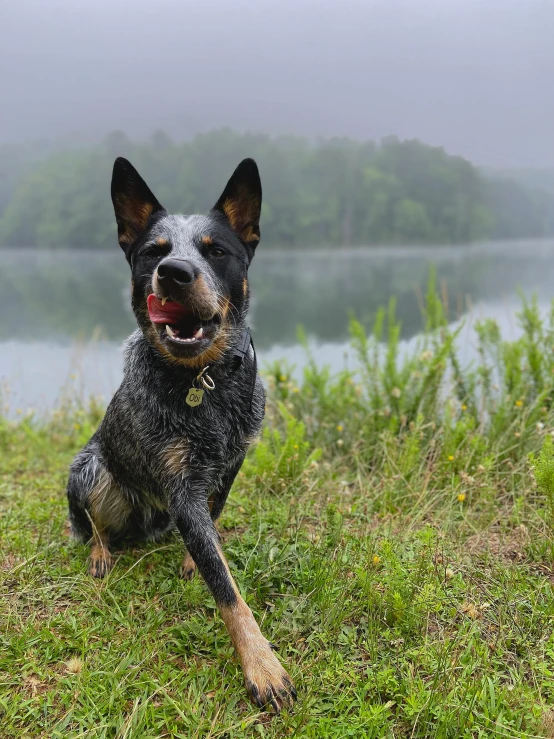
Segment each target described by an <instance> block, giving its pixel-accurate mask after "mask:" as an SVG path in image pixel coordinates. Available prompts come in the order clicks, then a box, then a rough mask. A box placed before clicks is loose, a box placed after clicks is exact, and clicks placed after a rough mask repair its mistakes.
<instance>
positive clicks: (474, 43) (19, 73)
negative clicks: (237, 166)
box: [0, 0, 554, 168]
mask: <svg viewBox="0 0 554 739" xmlns="http://www.w3.org/2000/svg"><path fill="white" fill-rule="evenodd" d="M1 7H2V13H1V15H2V22H1V25H0V70H2V74H1V76H0V141H4V142H6V141H8V142H10V141H21V140H25V139H37V138H45V139H54V140H60V139H61V140H65V139H69V140H72V141H75V140H77V141H96V140H99V139H101V138H102V137H103V136H105V135H106V134H107V133H109V132H110V131H113V130H123V131H125V132H126V133H127V134H128V135H129V136H131V137H132V138H146V137H148V136H149V135H150V134H151V133H152V132H153V131H154V130H156V129H162V130H165V131H167V132H168V133H169V134H170V135H171V136H172V137H173V138H175V139H177V140H179V139H184V138H189V137H190V136H192V135H193V134H195V133H197V132H199V131H205V130H211V129H214V128H221V127H223V126H230V127H232V128H235V129H237V130H248V131H261V132H265V133H269V134H297V135H304V136H308V137H311V138H316V137H319V136H325V137H329V136H349V137H352V138H356V139H379V138H381V137H383V136H387V135H391V134H393V135H397V136H399V137H401V138H419V139H421V140H422V141H425V142H427V143H430V144H434V145H439V146H443V147H444V148H445V149H446V150H447V151H448V152H450V153H453V154H460V155H462V156H465V157H467V158H468V159H470V160H472V161H473V162H475V163H476V164H479V165H482V166H487V167H498V168H500V167H502V168H506V167H509V168H518V167H535V168H544V167H554V43H552V39H553V37H554V0H340V1H339V0H337V1H331V0H319V2H316V1H315V0H297V1H296V2H293V1H291V0H278V1H274V0H196V1H195V2H190V1H189V0H149V1H146V0H127V1H124V0H2V2H1Z"/></svg>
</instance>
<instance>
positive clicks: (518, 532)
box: [465, 524, 530, 562]
mask: <svg viewBox="0 0 554 739" xmlns="http://www.w3.org/2000/svg"><path fill="white" fill-rule="evenodd" d="M529 541H530V537H529V531H528V529H527V526H524V525H523V524H520V525H519V526H516V527H515V529H512V530H511V531H495V530H490V529H489V530H487V531H480V532H479V533H478V534H474V535H473V536H470V537H469V539H468V540H467V541H466V546H465V548H466V551H467V552H469V554H471V555H477V554H483V553H488V554H491V555H492V556H493V557H495V558H496V559H500V560H503V561H505V562H520V561H522V560H524V559H526V556H527V554H526V549H527V547H528V546H529Z"/></svg>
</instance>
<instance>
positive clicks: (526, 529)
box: [0, 289, 554, 739]
mask: <svg viewBox="0 0 554 739" xmlns="http://www.w3.org/2000/svg"><path fill="white" fill-rule="evenodd" d="M424 313H425V314H424V317H423V320H424V323H425V324H426V334H425V337H424V338H423V339H422V341H421V344H420V346H418V347H417V349H416V350H414V352H413V353H412V354H410V355H409V356H404V357H403V358H402V359H401V358H400V357H399V346H398V341H399V327H398V325H397V323H396V321H395V318H394V310H393V306H391V307H390V308H389V310H388V311H384V312H383V313H382V314H380V316H379V318H378V320H377V324H376V326H375V331H374V333H373V335H372V336H370V337H368V336H366V335H365V334H364V332H363V330H362V329H361V327H360V326H359V325H358V324H356V323H353V324H352V340H353V344H354V347H355V349H356V351H357V352H358V354H359V356H360V359H361V366H362V370H361V372H360V373H358V374H357V375H351V374H348V373H344V374H341V375H340V376H338V377H331V376H329V375H328V373H327V372H326V371H325V370H322V369H318V368H317V367H315V366H309V367H308V369H307V370H306V371H305V374H304V378H303V381H302V383H301V384H300V386H297V385H295V383H294V382H293V381H292V380H291V379H290V372H289V369H288V368H286V367H279V366H275V367H273V368H272V370H271V372H270V373H269V376H268V377H267V382H268V384H269V387H270V398H269V402H268V418H267V424H266V427H265V430H264V434H263V437H262V439H261V441H260V442H259V443H258V444H257V445H256V446H255V447H254V448H253V449H252V450H251V453H250V454H249V457H248V460H247V462H246V463H245V465H244V467H243V470H242V472H241V473H240V476H239V478H238V479H237V482H236V484H235V487H234V489H233V492H232V494H231V498H230V502H229V504H228V507H227V509H226V511H225V513H224V515H223V517H222V520H221V530H222V535H223V540H224V548H225V551H226V553H227V555H228V558H229V560H230V562H231V567H232V569H233V573H234V575H235V576H236V579H237V581H238V583H239V586H240V588H241V590H242V592H243V594H244V595H245V597H246V599H247V601H248V602H249V604H250V605H251V607H252V609H253V611H254V612H255V614H256V615H257V617H258V619H259V620H260V622H261V623H262V625H263V626H262V628H263V630H264V632H265V634H266V635H267V636H268V637H269V638H270V639H271V641H273V642H274V643H275V644H276V645H277V647H278V650H279V653H280V654H281V656H282V658H283V660H284V662H285V663H286V665H287V668H288V669H289V671H290V672H291V674H292V676H293V678H294V679H295V681H296V683H297V685H298V687H299V694H300V695H299V701H298V703H297V705H296V706H295V708H294V710H293V711H291V712H290V713H284V714H282V715H281V716H278V717H275V716H273V715H271V714H268V713H260V712H259V711H258V710H256V709H255V708H253V707H252V706H251V705H249V704H248V703H247V702H246V701H245V691H244V689H243V685H242V676H241V673H240V669H239V667H238V665H237V662H236V660H235V657H234V655H233V651H232V648H231V646H230V642H229V639H228V637H227V635H226V632H225V629H224V626H223V624H222V621H221V619H220V618H219V616H218V614H217V611H216V610H215V608H214V604H213V601H212V599H211V597H210V595H209V594H208V592H207V590H206V588H205V586H204V585H203V583H202V582H201V581H200V580H199V579H196V580H194V581H193V582H191V583H184V582H183V581H181V580H180V579H179V578H178V565H179V563H180V558H181V552H182V546H181V545H180V544H179V542H178V540H177V539H176V538H175V539H169V540H168V541H166V542H163V543H162V544H158V545H152V546H149V547H146V548H144V549H140V550H136V551H130V550H125V551H122V552H120V556H119V559H118V563H117V566H116V567H115V569H114V571H113V572H112V573H111V575H110V576H109V577H108V578H107V579H106V580H105V581H102V582H97V581H93V580H92V579H91V578H89V577H88V576H87V574H86V555H87V551H86V548H85V547H83V546H81V545H77V544H75V543H74V542H72V541H71V540H70V539H69V538H68V537H67V536H66V534H65V532H64V522H65V518H66V505H65V499H64V485H65V480H66V472H67V466H68V464H69V462H70V460H71V457H72V455H73V453H74V452H75V451H76V450H77V449H78V448H79V447H80V445H82V444H83V443H84V442H85V441H86V440H87V439H88V437H89V435H90V433H91V431H92V430H93V428H94V427H95V425H96V424H97V423H98V421H99V419H100V417H101V411H100V410H99V409H96V408H91V409H87V410H82V409H75V408H72V409H60V410H59V411H58V412H57V413H56V414H54V416H53V417H52V418H51V419H50V420H49V421H48V422H46V423H44V422H43V423H40V424H39V423H36V422H33V421H32V420H30V419H28V420H26V421H23V422H20V423H18V424H16V425H13V424H11V423H8V422H7V421H4V422H2V423H1V424H0V508H1V516H0V555H1V560H0V576H1V579H2V587H3V593H2V600H1V606H0V607H1V609H2V613H1V616H0V619H1V620H0V623H1V627H0V628H1V640H2V641H1V646H0V683H1V688H0V691H1V692H0V736H2V737H39V736H40V737H68V736H71V737H77V736H83V737H85V736H86V737H94V738H97V737H98V738H99V737H118V738H121V739H123V737H126V738H127V739H129V738H131V737H133V738H136V739H147V738H151V739H154V738H161V737H186V738H187V739H188V738H189V737H213V738H215V737H220V738H222V739H223V738H226V739H235V738H239V737H282V736H285V737H294V736H297V737H309V738H313V739H315V738H316V737H317V738H319V737H337V738H338V737H341V738H342V737H364V738H365V737H367V738H374V739H381V738H385V739H388V738H389V737H390V739H392V738H393V737H394V738H400V737H402V738H406V739H407V738H408V737H437V738H440V739H447V738H451V739H457V738H459V737H467V738H468V739H469V738H470V737H472V738H474V737H514V738H515V737H533V736H541V737H553V736H554V672H553V671H554V634H553V626H554V599H553V592H552V583H553V569H552V563H553V556H554V552H553V544H554V538H553V535H552V528H551V525H552V521H553V513H554V508H553V506H554V494H553V493H554V482H553V481H554V464H553V462H552V456H553V452H552V443H551V438H552V434H554V408H553V398H554V313H553V315H551V316H548V317H546V318H541V317H540V316H539V315H538V311H537V309H536V308H535V307H534V306H533V304H532V303H531V304H525V303H522V312H521V316H520V321H521V325H522V329H523V331H522V335H521V338H520V339H518V340H517V341H515V342H510V343H506V342H503V341H502V339H501V337H500V335H499V332H498V328H497V326H496V325H495V324H494V323H492V322H490V321H489V322H485V323H483V324H481V325H479V327H478V343H479V357H480V360H479V363H478V366H474V367H472V368H461V367H460V365H459V362H458V360H457V358H456V353H455V336H454V335H453V334H452V333H451V332H450V331H449V330H448V328H447V326H446V325H445V321H444V318H443V308H442V305H441V302H440V300H439V299H438V298H437V295H436V293H435V291H434V290H433V289H430V291H429V295H428V296H427V301H426V308H425V312H424ZM383 346H384V347H385V349H384V350H382V349H379V347H383ZM540 449H543V450H544V451H543V452H542V455H541V456H540V457H537V456H536V455H537V454H538V452H539V450H540ZM530 454H534V455H535V457H534V458H530ZM535 478H536V479H535ZM537 483H538V484H537Z"/></svg>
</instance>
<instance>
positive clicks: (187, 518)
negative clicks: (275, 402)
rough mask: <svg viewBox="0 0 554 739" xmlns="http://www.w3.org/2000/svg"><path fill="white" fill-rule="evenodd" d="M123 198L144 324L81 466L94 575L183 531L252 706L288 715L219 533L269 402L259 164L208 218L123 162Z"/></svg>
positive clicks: (281, 676) (119, 197) (74, 519)
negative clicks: (259, 359) (257, 343)
mask: <svg viewBox="0 0 554 739" xmlns="http://www.w3.org/2000/svg"><path fill="white" fill-rule="evenodd" d="M111 195H112V202H113V206H114V211H115V218H116V222H117V229H118V240H119V244H120V246H121V248H122V249H123V252H124V254H125V257H126V258H127V261H128V263H129V265H130V268H131V274H132V280H131V286H132V307H133V311H134V314H135V316H136V319H137V323H138V329H137V330H136V331H135V332H134V333H133V334H132V335H131V336H130V337H129V339H128V340H127V342H126V347H125V360H124V376H123V381H122V383H121V385H120V387H119V389H118V390H117V392H116V393H115V395H114V397H113V399H112V400H111V402H110V404H109V406H108V408H107V411H106V414H105V416H104V418H103V420H102V422H101V424H100V426H99V428H98V430H97V431H96V433H95V434H94V435H93V436H92V438H91V439H90V441H89V442H88V443H87V445H86V446H85V447H84V448H83V449H82V450H81V451H80V452H79V453H78V454H77V456H76V457H75V459H74V461H73V463H72V465H71V468H70V474H69V482H68V487H67V497H68V502H69V520H70V524H71V528H72V531H73V533H74V534H75V536H76V537H77V538H79V539H80V540H82V541H87V542H90V543H91V552H90V558H89V572H90V574H91V575H92V576H94V577H104V576H105V575H106V574H107V573H108V572H109V571H110V570H111V568H112V567H113V564H114V559H113V555H112V553H111V550H112V547H113V546H114V545H115V544H117V543H119V542H123V541H125V540H130V539H132V540H137V539H156V538H158V537H160V536H162V535H163V534H164V533H166V532H168V531H169V530H171V529H174V528H176V529H177V530H178V531H179V532H180V534H181V536H182V538H183V541H184V543H185V547H186V554H185V558H184V562H183V564H182V568H181V572H182V575H183V577H184V578H185V579H190V578H192V577H193V576H194V573H195V570H196V568H198V570H199V571H200V574H201V575H202V577H203V578H204V580H205V582H206V584H207V585H208V587H209V589H210V591H211V592H212V594H213V597H214V599H215V601H216V604H217V606H218V608H219V611H220V613H221V617H222V619H223V621H224V623H225V626H226V627H227V630H228V632H229V635H230V637H231V640H232V642H233V645H234V647H235V650H236V652H237V654H238V657H239V660H240V662H241V665H242V669H243V673H244V679H245V684H246V688H247V691H248V693H249V695H250V697H251V699H252V700H253V701H254V703H255V704H256V705H258V706H260V707H266V706H270V705H271V706H273V708H274V709H275V710H276V711H277V712H278V711H279V710H280V709H281V708H282V707H283V706H284V705H285V704H290V703H292V702H293V700H294V699H295V698H296V691H295V688H294V685H293V683H292V680H291V678H290V677H289V675H288V674H287V672H286V671H285V670H284V669H283V667H282V666H281V664H280V662H279V660H278V659H277V657H276V656H275V653H274V651H273V648H272V645H271V644H270V643H269V642H268V641H267V639H265V638H264V636H263V635H262V633H261V631H260V628H259V626H258V624H257V623H256V620H255V619H254V616H253V615H252V612H251V610H250V609H249V608H248V606H247V605H246V603H245V602H244V600H243V599H242V597H241V595H240V593H239V590H238V588H237V586H236V584H235V582H234V580H233V577H232V575H231V572H230V570H229V566H228V564H227V562H226V560H225V557H224V554H223V551H222V549H221V545H220V539H219V535H218V533H217V531H216V527H215V521H216V520H217V518H218V517H219V515H220V514H221V511H222V510H223V507H224V505H225V502H226V500H227V496H228V494H229V491H230V489H231V485H232V484H233V480H234V479H235V477H236V475H237V473H238V471H239V469H240V467H241V465H242V462H243V460H244V457H245V455H246V451H247V449H248V446H249V444H250V443H251V441H252V440H253V439H254V438H255V437H256V435H257V434H258V432H259V430H260V427H261V423H262V419H263V415H264V407H265V394H264V389H263V386H262V383H261V381H260V378H259V375H258V373H257V367H256V361H255V352H254V351H253V347H252V348H251V339H250V335H249V332H248V329H247V326H246V314H247V310H248V303H249V284H248V267H249V265H250V263H251V261H252V258H253V256H254V254H255V251H256V248H257V246H258V243H259V240H260V228H259V220H260V209H261V202H262V188H261V182H260V176H259V172H258V167H257V165H256V163H255V162H254V161H253V160H252V159H245V160H244V161H242V162H241V163H240V164H239V166H238V167H237V169H236V170H235V172H234V173H233V175H232V176H231V179H230V180H229V182H228V183H227V186H226V187H225V189H224V191H223V193H222V195H221V197H220V198H219V200H218V201H217V203H216V204H215V206H214V207H213V208H212V210H211V211H210V213H209V214H208V215H207V216H202V215H192V216H183V215H170V214H168V213H167V212H166V210H165V209H164V208H163V207H162V205H160V203H159V202H158V201H157V200H156V198H155V196H154V195H153V193H152V192H151V190H150V189H149V188H148V186H147V184H146V183H145V181H144V180H143V179H142V177H141V176H140V175H139V173H138V172H137V171H136V169H135V168H134V167H133V166H132V165H131V164H130V162H128V161H127V160H126V159H123V158H118V159H116V161H115V163H114V168H113V176H112V183H111Z"/></svg>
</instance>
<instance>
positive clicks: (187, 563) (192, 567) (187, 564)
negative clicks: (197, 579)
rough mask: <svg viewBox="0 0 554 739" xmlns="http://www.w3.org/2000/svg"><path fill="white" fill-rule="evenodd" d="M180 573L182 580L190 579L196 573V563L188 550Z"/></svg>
mask: <svg viewBox="0 0 554 739" xmlns="http://www.w3.org/2000/svg"><path fill="white" fill-rule="evenodd" d="M180 573H181V577H182V578H183V580H192V578H193V577H194V576H195V574H196V564H195V562H194V560H193V558H192V557H191V556H190V554H189V553H188V552H187V553H186V554H185V558H184V560H183V564H182V565H181V570H180Z"/></svg>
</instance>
